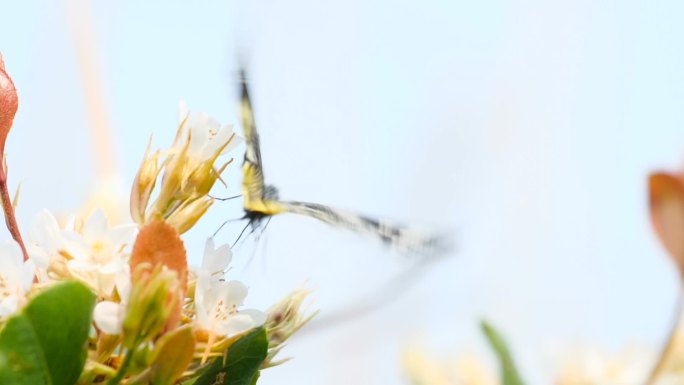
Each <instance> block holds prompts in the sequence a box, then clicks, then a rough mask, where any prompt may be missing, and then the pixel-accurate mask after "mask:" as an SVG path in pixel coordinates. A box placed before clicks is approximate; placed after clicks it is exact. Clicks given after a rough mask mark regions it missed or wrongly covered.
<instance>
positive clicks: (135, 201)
mask: <svg viewBox="0 0 684 385" xmlns="http://www.w3.org/2000/svg"><path fill="white" fill-rule="evenodd" d="M151 144H152V138H150V141H149V142H148V144H147V149H146V150H145V156H144V157H143V161H142V164H141V165H140V168H139V169H138V173H137V174H136V175H135V180H134V181H133V188H132V189H131V203H130V208H131V218H133V221H134V222H135V223H137V224H140V225H141V224H143V223H145V210H146V209H147V204H148V202H149V200H150V196H151V195H152V190H154V186H155V185H156V184H157V176H158V175H159V165H158V164H157V159H158V158H159V152H158V151H157V152H155V153H154V154H152V155H151V156H150V146H151Z"/></svg>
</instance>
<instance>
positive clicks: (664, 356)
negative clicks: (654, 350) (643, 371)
mask: <svg viewBox="0 0 684 385" xmlns="http://www.w3.org/2000/svg"><path fill="white" fill-rule="evenodd" d="M683 310H684V281H683V280H680V282H679V293H678V294H677V305H676V307H675V313H674V315H673V318H672V325H671V326H670V333H669V335H668V338H667V342H665V345H664V346H663V348H662V350H661V351H660V356H659V357H658V361H657V362H656V364H655V366H654V367H653V369H652V370H651V373H650V375H649V376H648V379H647V380H646V385H653V384H655V382H656V380H657V379H658V377H659V376H660V373H661V372H662V371H663V369H664V368H665V364H666V363H667V360H668V359H669V358H670V356H671V355H672V351H673V350H674V346H675V337H676V335H677V329H678V327H679V322H680V320H681V318H682V311H683Z"/></svg>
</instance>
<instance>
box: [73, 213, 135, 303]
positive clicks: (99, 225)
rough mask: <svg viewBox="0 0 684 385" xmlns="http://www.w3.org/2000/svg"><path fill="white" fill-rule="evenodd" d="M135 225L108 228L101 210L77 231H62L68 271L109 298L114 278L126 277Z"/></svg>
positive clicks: (92, 215)
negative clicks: (129, 249)
mask: <svg viewBox="0 0 684 385" xmlns="http://www.w3.org/2000/svg"><path fill="white" fill-rule="evenodd" d="M136 232H137V226H135V225H120V226H115V227H112V228H110V227H109V224H108V222H107V217H106V216H105V214H104V211H102V210H100V209H98V210H95V211H94V212H93V213H92V214H91V215H90V217H89V218H88V219H87V220H86V221H85V223H84V224H83V228H82V229H81V231H80V232H75V231H64V233H63V235H64V239H65V241H66V242H65V252H66V253H67V254H68V255H69V256H70V257H71V259H70V260H68V261H67V268H68V269H69V272H70V273H71V274H72V275H74V276H75V277H77V278H79V279H81V280H83V281H84V282H86V283H87V284H89V285H90V286H91V287H92V288H93V289H95V290H96V291H97V292H98V293H100V294H104V295H110V294H111V292H112V290H113V289H114V285H115V283H116V281H117V279H120V276H121V275H128V274H129V272H128V269H129V266H128V260H127V259H128V255H129V254H128V246H129V245H130V244H131V243H132V241H133V239H134V237H135V234H136Z"/></svg>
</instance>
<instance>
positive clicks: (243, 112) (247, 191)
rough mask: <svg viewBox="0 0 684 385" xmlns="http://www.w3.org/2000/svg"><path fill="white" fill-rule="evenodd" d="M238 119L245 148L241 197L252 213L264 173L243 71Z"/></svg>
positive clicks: (243, 71)
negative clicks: (242, 132) (240, 121)
mask: <svg viewBox="0 0 684 385" xmlns="http://www.w3.org/2000/svg"><path fill="white" fill-rule="evenodd" d="M240 117H241V119H242V129H243V131H244V135H245V144H246V146H247V148H246V149H245V159H244V161H243V163H242V174H243V175H242V177H243V179H242V196H243V202H244V206H245V210H246V211H254V206H255V205H257V204H258V203H259V202H262V201H263V198H264V173H263V170H262V168H261V149H260V148H259V133H257V130H256V124H255V122H254V110H253V109H252V102H251V100H250V98H249V90H248V87H247V80H246V78H245V70H244V69H243V70H241V71H240Z"/></svg>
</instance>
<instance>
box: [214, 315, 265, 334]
mask: <svg viewBox="0 0 684 385" xmlns="http://www.w3.org/2000/svg"><path fill="white" fill-rule="evenodd" d="M217 326H218V327H217V330H216V331H217V332H218V333H220V334H223V335H225V336H232V335H235V334H239V333H242V332H244V331H245V330H249V329H251V328H253V327H255V326H257V325H256V324H255V323H254V320H253V319H252V317H250V316H248V315H242V314H236V315H234V316H232V317H230V318H228V320H226V321H224V322H220V323H219V324H218V325H217Z"/></svg>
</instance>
